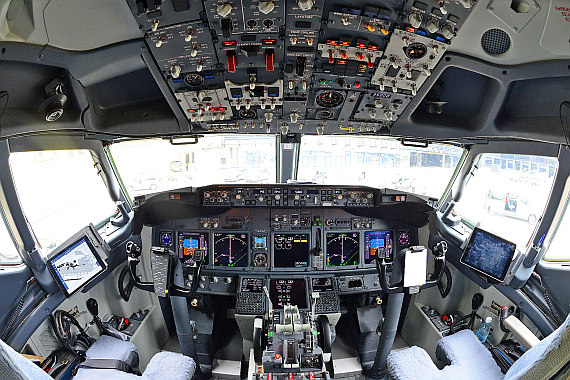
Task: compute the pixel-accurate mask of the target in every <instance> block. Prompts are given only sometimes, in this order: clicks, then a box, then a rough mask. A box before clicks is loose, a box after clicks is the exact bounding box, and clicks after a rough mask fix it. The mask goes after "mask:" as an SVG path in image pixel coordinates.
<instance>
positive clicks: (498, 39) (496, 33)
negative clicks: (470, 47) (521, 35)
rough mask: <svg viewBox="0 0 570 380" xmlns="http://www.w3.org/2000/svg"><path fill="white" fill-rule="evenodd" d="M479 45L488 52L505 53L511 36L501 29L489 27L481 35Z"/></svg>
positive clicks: (493, 53)
mask: <svg viewBox="0 0 570 380" xmlns="http://www.w3.org/2000/svg"><path fill="white" fill-rule="evenodd" d="M481 46H482V47H483V50H485V51H486V52H487V53H488V54H491V55H501V54H505V53H506V52H507V51H509V49H510V48H511V38H510V37H509V35H508V34H507V32H505V31H504V30H502V29H489V30H487V31H486V32H485V33H483V36H481Z"/></svg>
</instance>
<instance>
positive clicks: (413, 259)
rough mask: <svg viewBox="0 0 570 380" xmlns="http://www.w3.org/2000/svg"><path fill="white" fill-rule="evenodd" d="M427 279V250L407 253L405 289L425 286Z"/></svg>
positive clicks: (408, 251)
mask: <svg viewBox="0 0 570 380" xmlns="http://www.w3.org/2000/svg"><path fill="white" fill-rule="evenodd" d="M426 277H427V249H425V248H424V249H421V250H417V251H416V250H412V249H409V250H407V251H406V258H405V261H404V287H408V286H417V285H423V284H425V283H426Z"/></svg>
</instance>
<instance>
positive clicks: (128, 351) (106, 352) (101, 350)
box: [85, 335, 139, 369]
mask: <svg viewBox="0 0 570 380" xmlns="http://www.w3.org/2000/svg"><path fill="white" fill-rule="evenodd" d="M85 357H86V359H113V360H120V361H122V362H125V363H127V364H128V365H129V366H130V367H131V368H133V369H134V368H137V367H138V365H139V363H138V352H137V348H136V347H135V345H134V344H132V343H131V342H127V341H124V340H121V339H117V338H114V337H112V336H108V335H101V336H100V337H99V338H98V339H97V340H96V341H95V343H93V345H92V346H91V347H89V349H88V350H87V352H86V353H85Z"/></svg>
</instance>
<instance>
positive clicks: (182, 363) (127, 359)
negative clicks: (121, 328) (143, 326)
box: [0, 335, 196, 380]
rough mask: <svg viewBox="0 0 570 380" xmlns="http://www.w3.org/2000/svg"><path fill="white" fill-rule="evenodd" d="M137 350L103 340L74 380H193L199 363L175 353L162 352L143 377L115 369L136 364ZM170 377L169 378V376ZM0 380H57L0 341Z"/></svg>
mask: <svg viewBox="0 0 570 380" xmlns="http://www.w3.org/2000/svg"><path fill="white" fill-rule="evenodd" d="M133 354H136V347H135V346H134V345H133V344H132V343H129V342H124V341H121V340H119V339H117V338H113V337H110V336H105V335H103V336H101V337H100V338H99V339H97V341H96V342H95V343H94V344H93V346H91V347H90V348H89V350H87V352H86V359H87V360H86V361H85V362H83V363H80V365H79V368H78V369H77V373H76V374H75V376H73V378H72V379H73V380H94V379H106V380H136V379H143V380H161V379H164V378H165V376H167V377H168V379H169V380H191V379H192V377H193V376H194V371H195V369H196V363H195V362H194V360H193V359H192V358H190V357H187V356H184V355H181V354H177V353H174V352H159V353H157V354H155V355H154V356H153V357H152V359H151V360H150V362H149V363H148V365H147V367H146V370H145V371H144V373H143V374H142V377H140V376H137V375H135V374H133V373H128V372H123V371H121V370H119V369H116V368H115V363H116V362H122V363H134V362H133V357H136V356H137V355H133ZM166 374H167V375H166ZM0 379H10V380H12V379H13V380H53V379H52V377H51V376H50V375H48V374H47V373H45V372H44V371H43V370H42V369H41V368H40V367H38V366H37V365H36V364H34V363H33V362H32V361H30V360H28V359H26V358H24V357H23V356H22V355H20V354H19V353H18V352H16V351H15V350H14V349H12V347H10V346H8V345H7V344H6V343H5V342H3V341H2V340H0Z"/></svg>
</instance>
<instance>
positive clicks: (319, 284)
mask: <svg viewBox="0 0 570 380" xmlns="http://www.w3.org/2000/svg"><path fill="white" fill-rule="evenodd" d="M311 285H312V288H313V292H318V293H320V292H332V291H333V290H334V286H333V280H332V278H331V277H324V278H323V277H321V278H313V280H312V281H311Z"/></svg>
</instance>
